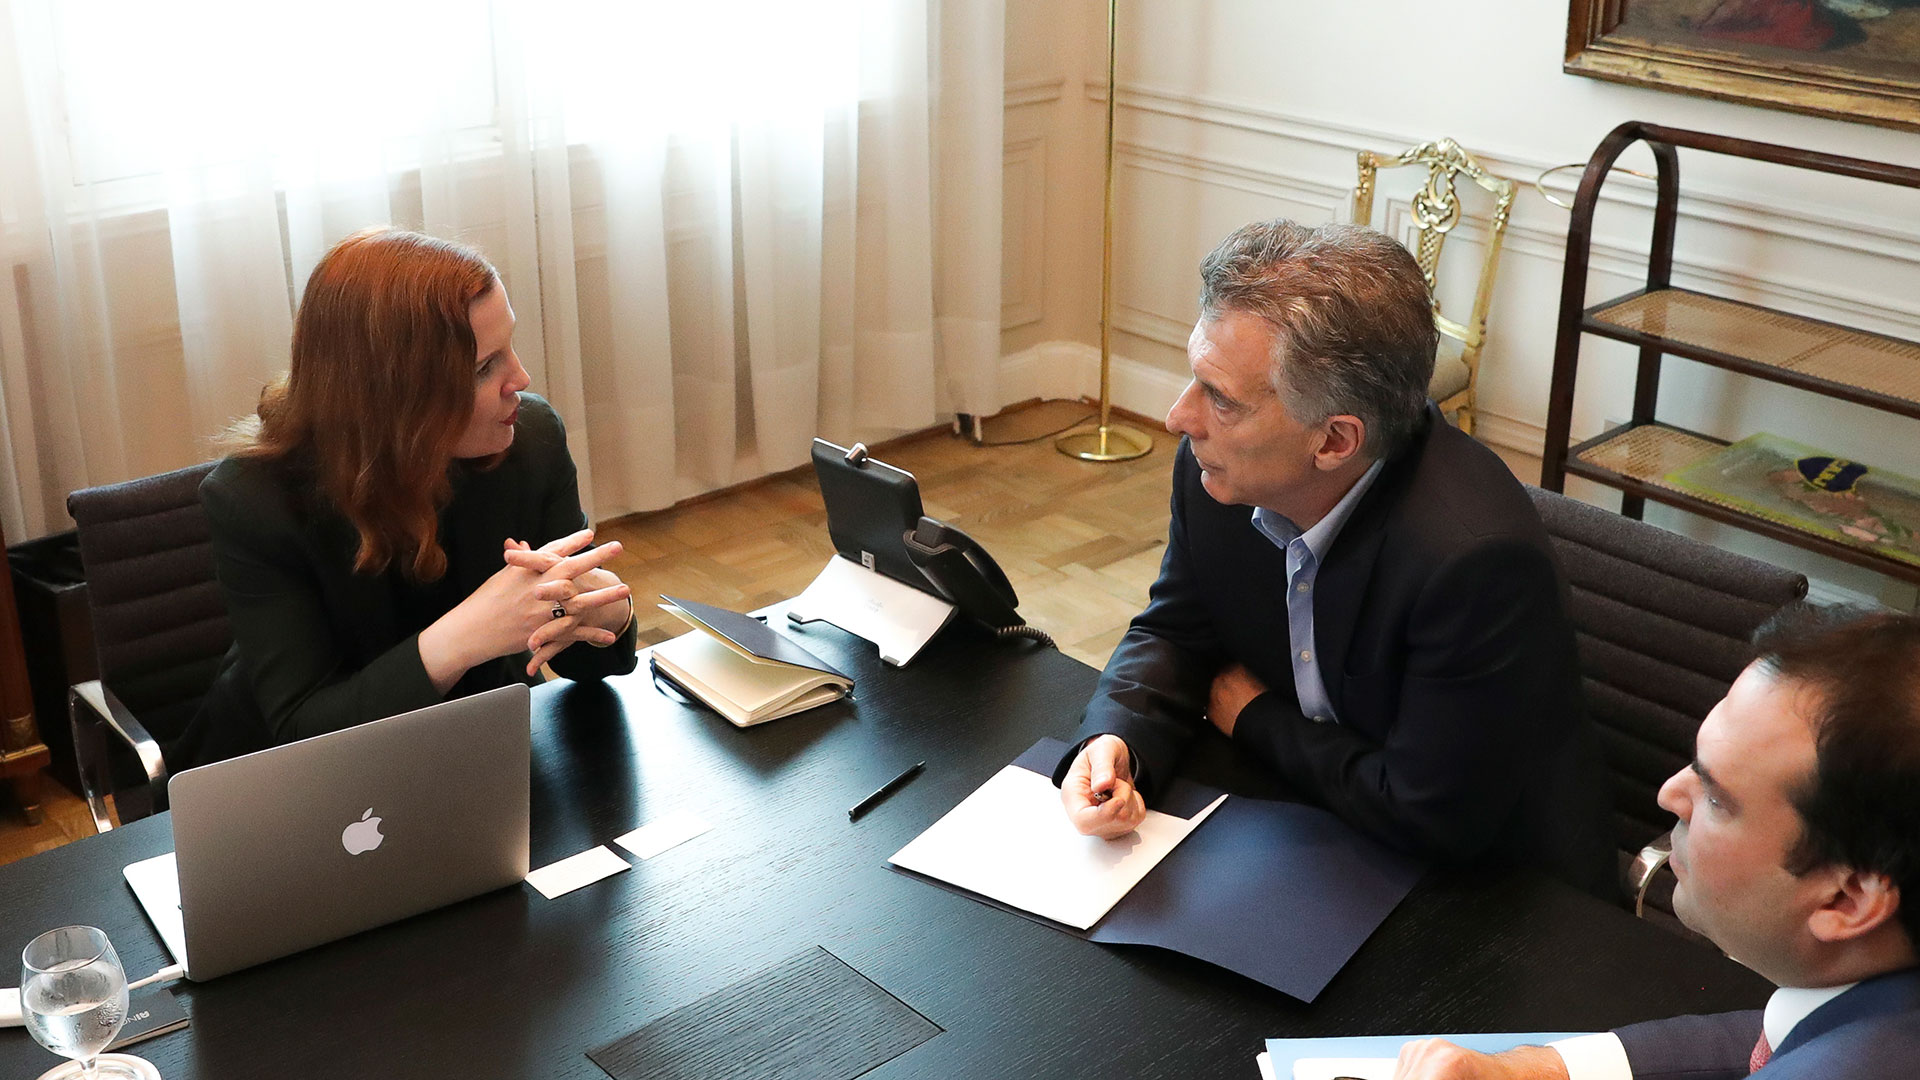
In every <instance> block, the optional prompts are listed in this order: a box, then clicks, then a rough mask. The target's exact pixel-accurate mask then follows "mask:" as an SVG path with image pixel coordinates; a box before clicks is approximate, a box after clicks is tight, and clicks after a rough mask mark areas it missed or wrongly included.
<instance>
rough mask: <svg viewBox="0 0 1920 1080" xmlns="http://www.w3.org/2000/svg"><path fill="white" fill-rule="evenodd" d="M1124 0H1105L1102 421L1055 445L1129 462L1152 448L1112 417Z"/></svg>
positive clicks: (1087, 457)
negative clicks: (1116, 114) (1117, 52)
mask: <svg viewBox="0 0 1920 1080" xmlns="http://www.w3.org/2000/svg"><path fill="white" fill-rule="evenodd" d="M1119 2H1120V0H1107V196H1106V202H1105V220H1104V222H1103V223H1102V226H1101V233H1100V422H1099V424H1097V425H1092V426H1087V427H1078V428H1074V429H1073V430H1072V431H1069V432H1067V433H1066V434H1064V435H1062V436H1060V437H1059V438H1058V439H1056V440H1054V443H1053V446H1054V449H1056V450H1058V451H1060V452H1061V453H1063V454H1065V455H1067V456H1068V457H1077V458H1079V459H1080V460H1082V461H1128V460H1131V459H1133V458H1137V457H1139V456H1140V455H1142V454H1145V453H1146V452H1147V451H1149V450H1151V449H1153V439H1152V437H1151V436H1149V435H1148V434H1147V433H1146V432H1144V431H1141V430H1140V429H1138V428H1134V427H1128V426H1127V425H1125V424H1116V423H1113V422H1112V414H1113V393H1112V382H1113V377H1112V369H1113V351H1112V349H1111V347H1110V345H1109V339H1110V338H1111V337H1112V335H1113V100H1114V98H1115V97H1116V96H1118V94H1117V91H1118V87H1117V86H1115V84H1114V80H1113V69H1114V65H1113V57H1114V46H1115V40H1116V38H1117V37H1118V21H1117V20H1118V18H1119Z"/></svg>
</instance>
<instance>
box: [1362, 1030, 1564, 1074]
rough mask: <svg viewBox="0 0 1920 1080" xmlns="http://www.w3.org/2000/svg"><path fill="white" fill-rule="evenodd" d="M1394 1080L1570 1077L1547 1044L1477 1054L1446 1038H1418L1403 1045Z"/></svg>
mask: <svg viewBox="0 0 1920 1080" xmlns="http://www.w3.org/2000/svg"><path fill="white" fill-rule="evenodd" d="M1393 1080H1567V1064H1566V1062H1565V1061H1564V1060H1562V1059H1561V1057H1560V1052H1559V1051H1557V1050H1554V1049H1552V1048H1550V1047H1545V1046H1522V1047H1520V1048H1519V1049H1517V1050H1509V1051H1507V1052H1506V1053H1504V1054H1476V1053H1474V1052H1473V1051H1471V1050H1462V1049H1461V1048H1460V1047H1458V1046H1455V1045H1453V1044H1452V1043H1450V1042H1448V1041H1446V1040H1445V1039H1415V1040H1414V1041H1412V1042H1410V1043H1407V1044H1406V1045H1405V1046H1402V1047H1401V1048H1400V1061H1399V1063H1398V1064H1396V1065H1395V1066H1394V1070H1393Z"/></svg>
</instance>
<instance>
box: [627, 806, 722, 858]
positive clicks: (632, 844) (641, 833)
mask: <svg viewBox="0 0 1920 1080" xmlns="http://www.w3.org/2000/svg"><path fill="white" fill-rule="evenodd" d="M711 828H713V826H711V825H709V824H707V823H706V822H704V821H702V820H700V818H699V817H697V816H696V815H693V814H690V813H687V812H686V811H685V810H679V811H675V812H674V813H671V814H668V815H667V816H666V817H663V818H661V819H659V820H658V821H649V822H647V823H646V824H645V825H642V826H640V827H639V828H637V829H635V830H633V831H632V832H630V833H628V834H626V835H625V836H617V837H614V840H613V842H614V843H616V844H619V845H620V846H621V847H623V848H626V849H627V850H628V851H631V852H633V853H634V854H635V855H638V856H639V857H641V858H643V859H651V858H653V857H654V856H655V855H658V854H660V853H661V852H663V851H665V850H667V849H668V848H673V847H678V846H680V845H681V844H684V843H686V842H687V841H689V840H691V839H693V838H694V837H696V836H699V835H700V834H701V833H703V832H706V831H707V830H708V829H711Z"/></svg>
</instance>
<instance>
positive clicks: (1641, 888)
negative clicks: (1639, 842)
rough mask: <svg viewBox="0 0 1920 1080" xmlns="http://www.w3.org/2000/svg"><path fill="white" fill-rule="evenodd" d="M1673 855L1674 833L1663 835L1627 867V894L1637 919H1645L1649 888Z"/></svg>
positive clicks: (1641, 851) (1655, 838) (1654, 840)
mask: <svg viewBox="0 0 1920 1080" xmlns="http://www.w3.org/2000/svg"><path fill="white" fill-rule="evenodd" d="M1672 855H1673V833H1672V832H1671V831H1668V832H1664V833H1661V834H1660V835H1659V836H1657V837H1654V839H1653V842H1652V843H1649V844H1648V845H1647V846H1646V847H1643V848H1641V849H1640V854H1638V855H1635V856H1634V857H1633V862H1632V863H1630V864H1629V865H1628V866H1627V880H1626V883H1625V884H1626V887H1627V892H1628V893H1629V894H1630V895H1631V896H1632V897H1633V914H1634V916H1635V917H1636V918H1645V912H1646V907H1647V886H1649V885H1652V884H1653V877H1654V875H1655V874H1658V873H1659V872H1660V868H1661V867H1663V866H1665V865H1667V859H1668V858H1670V857H1671V856H1672Z"/></svg>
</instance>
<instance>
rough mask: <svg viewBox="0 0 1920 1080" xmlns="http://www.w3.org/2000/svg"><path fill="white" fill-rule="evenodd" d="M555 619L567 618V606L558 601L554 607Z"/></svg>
mask: <svg viewBox="0 0 1920 1080" xmlns="http://www.w3.org/2000/svg"><path fill="white" fill-rule="evenodd" d="M553 617H554V618H556V619H564V618H566V617H567V606H566V605H565V604H562V603H560V602H558V601H555V602H554V605H553Z"/></svg>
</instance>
